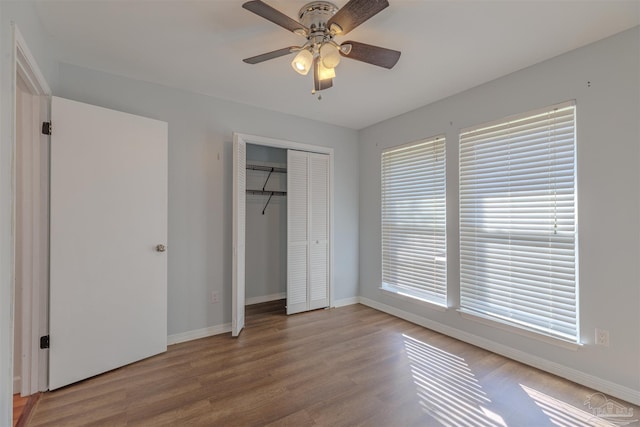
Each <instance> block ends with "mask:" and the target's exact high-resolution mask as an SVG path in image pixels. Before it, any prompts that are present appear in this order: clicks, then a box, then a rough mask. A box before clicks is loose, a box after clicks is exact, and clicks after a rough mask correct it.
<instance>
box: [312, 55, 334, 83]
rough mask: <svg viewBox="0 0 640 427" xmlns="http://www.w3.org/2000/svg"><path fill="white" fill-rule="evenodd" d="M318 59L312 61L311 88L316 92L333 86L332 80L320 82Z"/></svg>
mask: <svg viewBox="0 0 640 427" xmlns="http://www.w3.org/2000/svg"><path fill="white" fill-rule="evenodd" d="M319 72H320V58H318V57H316V58H315V59H314V60H313V88H314V89H315V90H316V92H317V91H320V90H325V89H329V88H330V87H332V86H333V79H324V80H320V77H319Z"/></svg>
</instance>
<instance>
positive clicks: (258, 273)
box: [245, 144, 287, 315]
mask: <svg viewBox="0 0 640 427" xmlns="http://www.w3.org/2000/svg"><path fill="white" fill-rule="evenodd" d="M246 173H247V188H246V241H245V245H246V246H245V248H246V252H245V256H246V264H245V305H246V306H249V305H254V304H260V303H265V302H270V301H274V308H276V307H277V309H278V312H280V310H281V311H282V314H283V315H284V314H285V313H286V308H285V305H286V297H287V175H286V173H287V150H285V149H284V148H275V147H269V146H264V145H256V144H247V163H246ZM275 301H280V302H281V303H280V304H278V303H275Z"/></svg>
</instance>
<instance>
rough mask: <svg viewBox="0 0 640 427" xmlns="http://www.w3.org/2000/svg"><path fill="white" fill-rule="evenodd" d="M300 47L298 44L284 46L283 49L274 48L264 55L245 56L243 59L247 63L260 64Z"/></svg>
mask: <svg viewBox="0 0 640 427" xmlns="http://www.w3.org/2000/svg"><path fill="white" fill-rule="evenodd" d="M299 49H300V48H299V47H298V46H289V47H284V48H282V49H278V50H274V51H273V52H267V53H263V54H262V55H256V56H252V57H251V58H245V59H243V61H244V62H246V63H247V64H259V63H260V62H264V61H268V60H270V59H274V58H280V57H281V56H285V55H288V54H290V53H291V52H295V51H296V50H299Z"/></svg>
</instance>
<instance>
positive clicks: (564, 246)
mask: <svg viewBox="0 0 640 427" xmlns="http://www.w3.org/2000/svg"><path fill="white" fill-rule="evenodd" d="M575 145H576V143H575V106H574V104H573V103H565V104H562V105H557V106H553V107H548V108H547V109H545V110H544V111H535V112H530V113H527V114H526V115H522V116H519V117H517V118H511V119H505V120H502V121H500V122H496V123H490V124H486V125H483V126H481V127H478V128H474V129H466V130H463V131H462V132H461V135H460V292H461V295H460V308H461V310H462V311H463V312H467V313H470V314H475V315H479V316H481V317H488V318H490V319H493V320H497V321H500V322H505V323H508V324H510V325H512V326H517V327H522V328H525V329H528V330H533V331H535V332H540V333H542V334H545V335H550V336H554V337H556V338H560V339H564V340H568V341H573V342H577V341H578V327H577V316H578V312H577V298H576V296H577V283H576V190H575V188H576V185H575V176H576V171H575V159H576V153H575Z"/></svg>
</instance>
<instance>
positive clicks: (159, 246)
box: [156, 245, 167, 252]
mask: <svg viewBox="0 0 640 427" xmlns="http://www.w3.org/2000/svg"><path fill="white" fill-rule="evenodd" d="M166 250H167V247H166V246H165V245H157V246H156V251H158V252H164V251H166Z"/></svg>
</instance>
